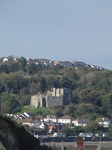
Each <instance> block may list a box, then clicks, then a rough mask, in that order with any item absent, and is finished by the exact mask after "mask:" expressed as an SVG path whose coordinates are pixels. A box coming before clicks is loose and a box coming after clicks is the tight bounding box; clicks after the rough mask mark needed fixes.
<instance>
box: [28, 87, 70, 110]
mask: <svg viewBox="0 0 112 150" xmlns="http://www.w3.org/2000/svg"><path fill="white" fill-rule="evenodd" d="M71 101H72V91H71V90H70V89H66V88H52V89H51V91H48V92H47V93H46V94H40V93H38V94H37V95H34V96H31V100H30V106H31V108H38V107H50V106H58V105H61V106H62V105H67V104H70V102H71Z"/></svg>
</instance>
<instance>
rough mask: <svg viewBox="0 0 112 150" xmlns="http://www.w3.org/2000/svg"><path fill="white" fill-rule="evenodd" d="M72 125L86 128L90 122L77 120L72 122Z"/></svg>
mask: <svg viewBox="0 0 112 150" xmlns="http://www.w3.org/2000/svg"><path fill="white" fill-rule="evenodd" d="M72 123H73V124H74V125H75V126H82V127H84V126H86V125H87V124H88V120H87V119H76V120H74V121H72Z"/></svg>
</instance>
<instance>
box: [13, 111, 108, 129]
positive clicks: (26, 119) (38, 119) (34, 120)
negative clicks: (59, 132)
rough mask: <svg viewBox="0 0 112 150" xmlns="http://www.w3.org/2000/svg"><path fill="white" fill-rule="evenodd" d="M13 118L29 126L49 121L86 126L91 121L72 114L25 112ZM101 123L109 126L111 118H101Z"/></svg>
mask: <svg viewBox="0 0 112 150" xmlns="http://www.w3.org/2000/svg"><path fill="white" fill-rule="evenodd" d="M13 118H14V119H15V120H17V121H19V123H21V124H23V125H29V126H36V125H37V126H38V124H39V125H41V127H42V126H43V125H44V124H45V123H46V122H47V123H48V122H50V123H51V122H52V123H53V124H60V125H68V124H72V125H74V126H82V127H84V126H86V125H87V124H88V123H89V121H88V119H79V118H78V119H75V118H73V117H71V116H63V117H60V118H59V117H57V116H52V115H51V116H47V117H44V116H35V117H33V115H32V114H31V113H27V112H24V113H23V114H20V115H13ZM98 123H99V124H100V125H102V126H103V127H109V125H110V120H109V118H105V117H104V118H103V117H102V118H101V119H100V121H99V122H98Z"/></svg>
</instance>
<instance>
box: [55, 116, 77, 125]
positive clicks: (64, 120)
mask: <svg viewBox="0 0 112 150" xmlns="http://www.w3.org/2000/svg"><path fill="white" fill-rule="evenodd" d="M72 120H74V118H73V117H70V116H63V117H61V118H59V119H58V123H63V124H71V123H72Z"/></svg>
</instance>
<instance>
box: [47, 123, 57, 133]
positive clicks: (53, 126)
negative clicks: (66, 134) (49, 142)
mask: <svg viewBox="0 0 112 150" xmlns="http://www.w3.org/2000/svg"><path fill="white" fill-rule="evenodd" d="M47 124H48V129H49V133H51V132H52V130H53V129H54V131H55V130H56V124H55V123H54V122H52V121H48V123H47Z"/></svg>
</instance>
